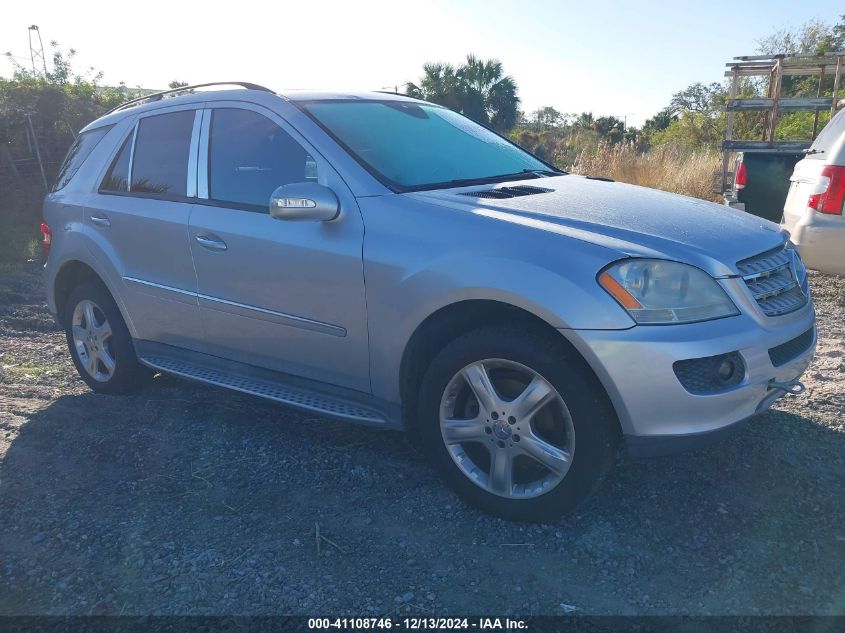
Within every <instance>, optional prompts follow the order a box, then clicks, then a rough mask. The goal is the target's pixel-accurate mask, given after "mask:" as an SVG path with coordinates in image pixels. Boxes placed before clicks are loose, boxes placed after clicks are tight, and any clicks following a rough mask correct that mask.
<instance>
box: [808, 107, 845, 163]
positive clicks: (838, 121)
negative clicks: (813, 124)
mask: <svg viewBox="0 0 845 633" xmlns="http://www.w3.org/2000/svg"><path fill="white" fill-rule="evenodd" d="M843 134H845V109H842V110H840V111H839V113H838V114H837V115H836V116H835V117H833V118H832V119H831V120H830V121H829V122H828V124H827V125H825V126H824V129H823V130H822V131H821V133H819V135H818V136H817V137H816V140H815V141H813V144H812V145H811V146H810V151H809V152H807V158H818V159H826V158H828V157H829V152H830V150H831V148H832V147H833V146H834V145H835V144H836V142H837V141H838V140H839V139H840V138H841V137H842V135H843Z"/></svg>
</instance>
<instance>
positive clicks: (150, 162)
mask: <svg viewBox="0 0 845 633" xmlns="http://www.w3.org/2000/svg"><path fill="white" fill-rule="evenodd" d="M193 127H194V111H193V110H186V111H183V112H173V113H170V114H159V115H156V116H151V117H147V118H145V119H141V122H140V123H139V124H138V138H137V139H136V141H135V156H134V158H133V159H132V191H133V192H138V193H157V194H162V195H166V196H185V195H187V193H188V191H187V187H188V153H189V150H190V146H191V131H192V130H193Z"/></svg>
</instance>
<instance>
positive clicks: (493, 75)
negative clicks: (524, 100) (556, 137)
mask: <svg viewBox="0 0 845 633" xmlns="http://www.w3.org/2000/svg"><path fill="white" fill-rule="evenodd" d="M423 73H424V74H423V77H422V79H421V80H420V83H419V85H417V84H415V83H412V82H408V85H407V90H406V93H407V94H408V95H410V96H412V97H417V98H420V99H425V100H427V101H431V102H433V103H439V104H440V105H444V106H446V107H447V108H451V109H452V110H455V111H456V112H460V113H461V114H464V115H466V116H468V117H469V118H471V119H474V120H475V121H478V122H479V123H483V124H484V125H489V126H490V127H492V128H494V129H496V130H499V131H500V132H507V131H508V130H510V129H511V128H513V126H514V124H515V123H516V119H517V116H518V109H517V108H518V107H519V97H518V96H517V86H516V82H515V81H514V80H513V78H512V77H509V76H505V75H504V73H503V70H502V62H500V61H499V60H496V59H491V60H486V61H485V60H482V59H479V58H477V57H476V56H475V55H468V56H467V61H466V63H465V64H462V65H461V66H459V67H458V68H457V69H455V68H454V67H453V66H452V65H450V64H442V63H438V64H426V65H425V66H423Z"/></svg>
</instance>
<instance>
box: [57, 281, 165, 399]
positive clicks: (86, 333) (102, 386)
mask: <svg viewBox="0 0 845 633" xmlns="http://www.w3.org/2000/svg"><path fill="white" fill-rule="evenodd" d="M63 323H64V324H65V336H66V338H67V342H68V348H69V349H70V355H71V358H72V359H73V364H74V365H75V366H76V370H77V371H78V372H79V376H80V377H81V378H82V380H84V381H85V382H86V384H87V385H88V386H89V387H91V389H93V390H94V391H99V392H102V393H111V394H117V393H126V392H127V391H130V390H131V389H132V388H134V387H135V386H137V385H138V383H139V381H141V380H143V379H144V378H146V377H148V376H149V374H150V372H149V371H148V370H146V369H145V368H144V367H143V366H141V365H140V363H138V359H137V357H136V356H135V349H134V347H133V346H132V338H131V336H130V334H129V330H128V329H127V327H126V324H125V323H124V321H123V317H122V316H121V314H120V310H118V308H117V304H115V302H114V299H113V298H112V296H111V295H110V294H109V292H108V290H106V289H105V288H104V287H103V286H102V285H100V284H97V283H84V284H81V285H79V286H77V287H76V288H74V289H73V290H72V291H71V292H70V295H69V296H68V300H67V302H66V304H65V313H64V319H63Z"/></svg>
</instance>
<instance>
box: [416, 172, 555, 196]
mask: <svg viewBox="0 0 845 633" xmlns="http://www.w3.org/2000/svg"><path fill="white" fill-rule="evenodd" d="M565 175H567V172H565V171H552V170H551V169H523V170H522V171H518V172H515V173H513V174H497V175H495V176H482V177H480V178H456V179H454V180H446V181H444V182H433V183H431V184H428V185H420V186H418V187H412V188H411V189H410V191H424V190H426V189H449V188H451V187H469V186H471V185H489V184H493V183H497V182H506V181H508V180H521V179H524V178H549V177H551V176H565Z"/></svg>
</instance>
